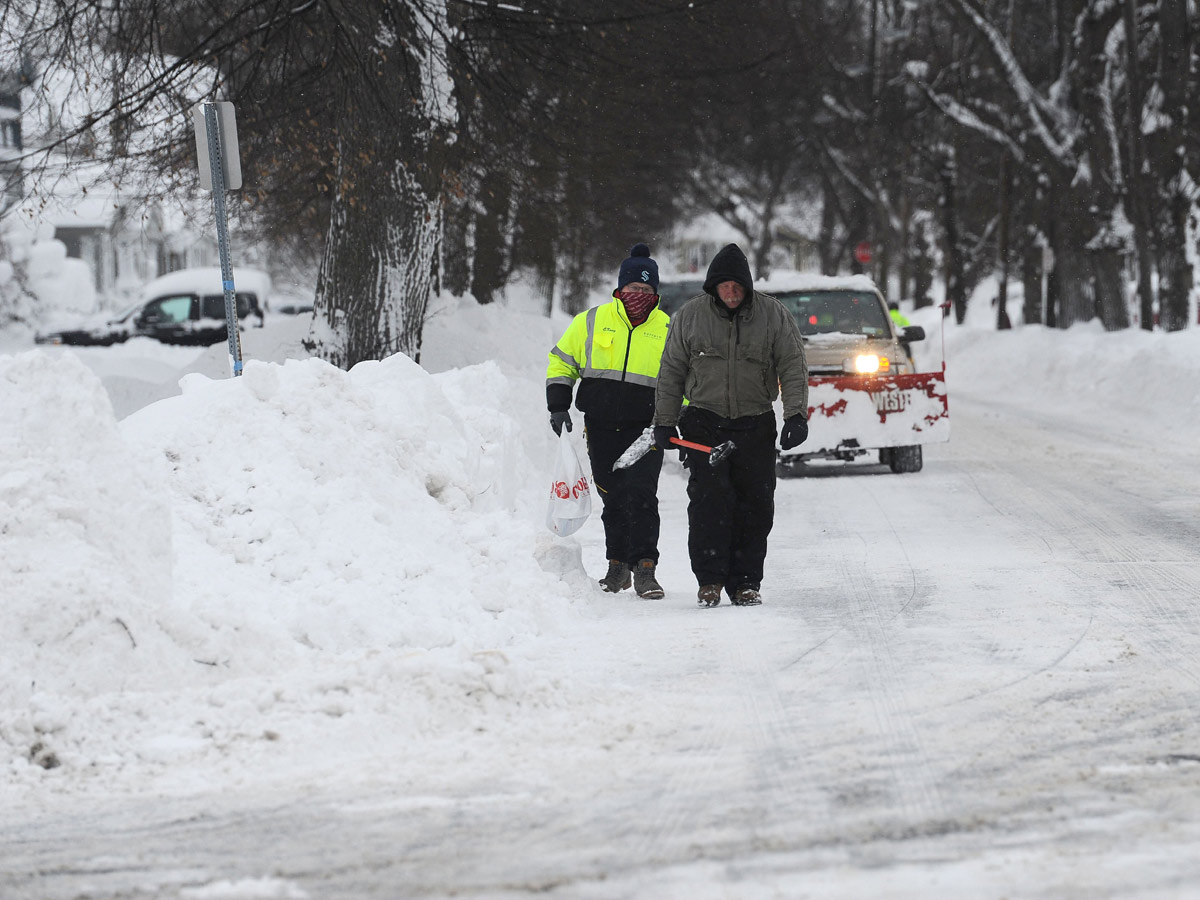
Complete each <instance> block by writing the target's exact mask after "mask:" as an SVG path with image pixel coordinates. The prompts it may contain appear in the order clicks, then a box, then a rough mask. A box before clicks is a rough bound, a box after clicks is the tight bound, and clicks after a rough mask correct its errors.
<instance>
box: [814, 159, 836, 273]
mask: <svg viewBox="0 0 1200 900" xmlns="http://www.w3.org/2000/svg"><path fill="white" fill-rule="evenodd" d="M832 194H833V187H832V185H830V183H829V180H828V179H824V180H823V195H824V196H823V197H822V202H821V230H820V233H819V234H818V236H817V253H818V254H819V255H820V257H821V274H822V275H836V274H837V270H838V255H839V254H838V253H837V251H836V250H835V247H834V232H835V231H836V230H837V221H838V216H837V207H836V206H835V205H834V203H833V200H832V199H831V197H832Z"/></svg>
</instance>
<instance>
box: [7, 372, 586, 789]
mask: <svg viewBox="0 0 1200 900" xmlns="http://www.w3.org/2000/svg"><path fill="white" fill-rule="evenodd" d="M182 389H183V393H182V395H181V396H179V397H172V398H169V399H166V400H162V401H159V402H157V403H154V404H152V405H150V406H148V407H146V408H145V409H143V410H141V411H140V412H138V413H136V414H134V415H132V416H130V417H129V418H128V419H126V420H124V421H123V422H121V423H120V425H118V423H117V422H116V419H115V417H114V415H113V412H112V407H111V405H110V403H109V401H108V398H107V397H106V396H105V393H104V390H103V388H102V386H101V384H100V381H99V380H98V379H97V377H96V376H95V375H93V374H92V373H91V371H89V370H88V369H87V368H86V367H85V366H84V365H83V364H82V363H81V362H79V361H78V359H76V358H75V356H74V355H73V354H71V353H70V352H67V353H47V352H44V351H34V352H31V353H23V354H19V355H17V356H13V357H0V416H3V418H4V420H5V422H6V428H5V430H4V432H3V436H0V472H3V475H0V511H2V512H3V521H4V522H5V530H6V534H5V536H4V539H5V565H4V566H3V567H2V568H0V594H2V595H3V596H4V598H5V602H4V603H3V604H0V667H2V668H0V674H2V675H3V677H2V679H0V746H3V745H5V744H7V745H8V749H9V750H10V751H11V754H12V757H13V759H14V765H16V766H17V767H18V768H20V765H19V764H20V762H21V760H27V761H29V762H31V763H40V764H41V765H42V766H45V767H50V766H51V765H53V766H58V765H73V766H75V767H76V768H78V767H81V766H84V765H87V764H91V763H95V762H96V761H97V760H101V759H107V760H108V761H109V762H110V763H115V761H116V760H123V761H132V760H134V759H140V760H142V761H143V762H145V761H159V762H167V761H170V760H172V759H175V758H177V757H178V756H179V755H181V754H182V755H183V756H185V757H186V756H187V755H188V754H192V753H199V752H202V748H203V747H204V746H206V745H210V744H211V743H212V742H213V741H214V739H215V738H214V734H217V733H221V731H222V729H224V730H225V731H228V732H229V733H231V734H242V735H246V734H249V735H253V736H255V739H258V738H260V737H261V736H262V735H264V734H266V735H268V738H263V739H264V740H265V739H269V740H277V739H278V736H279V735H280V734H281V733H285V732H287V731H288V723H289V722H290V723H291V726H292V731H295V730H296V729H297V727H299V726H297V722H298V721H300V720H302V719H304V718H305V717H308V716H312V715H317V716H331V717H334V718H341V717H343V716H350V714H352V713H355V712H359V713H364V714H366V715H368V716H374V715H382V716H386V718H387V720H388V725H387V727H388V729H390V730H392V731H393V732H394V730H395V729H397V728H399V729H404V728H413V729H420V728H437V727H441V725H443V724H450V723H454V724H455V725H458V726H461V725H462V724H463V723H464V722H469V721H470V718H471V715H472V711H473V710H476V711H477V710H478V709H480V708H482V706H483V705H487V704H493V705H494V704H495V703H497V702H501V703H503V702H513V703H515V702H518V701H522V700H523V701H526V702H528V701H531V700H533V699H534V697H535V696H540V695H543V694H545V692H546V691H548V690H550V687H549V686H547V685H544V684H542V683H541V682H540V676H539V675H538V674H537V670H536V667H533V666H528V667H524V668H522V667H520V666H516V667H514V666H513V665H512V664H511V662H512V659H513V658H514V654H519V653H520V652H521V651H522V647H523V645H526V644H528V643H529V639H530V638H532V637H534V636H536V635H538V634H540V633H542V632H543V631H544V630H546V629H556V628H558V627H560V625H561V624H562V623H563V622H565V621H570V620H571V617H572V616H573V615H574V614H575V613H574V611H573V607H572V604H571V602H570V601H571V598H573V597H575V596H578V595H579V594H580V592H581V591H582V590H584V585H585V583H586V582H585V575H584V573H583V568H582V565H581V562H580V560H579V555H578V549H577V548H576V549H575V551H574V553H572V552H571V551H570V550H569V548H564V547H562V546H561V545H555V544H554V542H553V538H552V537H551V536H550V535H548V534H546V533H545V532H544V531H543V530H542V527H541V522H540V520H541V513H542V512H543V510H542V509H541V505H540V501H541V500H542V499H543V491H542V490H540V489H538V488H533V487H532V484H533V482H531V479H532V478H533V475H534V473H535V472H536V471H537V467H536V466H535V465H534V464H533V463H532V462H531V461H530V460H529V459H528V457H527V455H526V451H525V449H524V447H523V445H522V441H521V429H520V428H519V427H518V425H517V423H516V422H515V421H514V420H513V419H512V418H511V417H510V416H509V415H508V413H507V412H506V411H505V410H507V409H509V408H511V407H512V405H513V398H512V397H511V396H510V394H511V392H512V387H511V385H510V382H509V381H508V379H507V378H506V376H505V375H504V374H503V373H502V372H501V371H500V368H499V366H498V365H496V364H495V363H484V364H481V365H478V366H473V367H470V368H465V369H457V370H454V371H450V372H446V373H443V374H440V375H430V374H429V373H427V372H426V371H425V370H423V369H422V368H420V367H419V366H417V365H416V364H415V363H413V362H412V361H411V360H409V359H407V358H406V357H403V356H399V355H398V356H394V357H392V358H390V359H388V360H385V361H383V362H371V363H363V364H361V365H359V366H356V367H355V368H354V369H353V370H351V371H349V372H344V371H341V370H339V369H337V368H335V367H333V366H331V365H329V364H327V363H325V362H323V361H320V360H316V359H309V360H303V361H298V360H290V361H288V362H286V363H285V364H283V365H275V364H268V363H259V362H254V361H250V362H248V363H247V365H246V368H245V373H244V375H243V376H242V377H241V378H238V379H229V378H227V379H223V380H211V379H209V378H207V377H205V376H203V375H198V374H193V375H188V376H186V377H185V378H184V380H183V383H182ZM526 390H527V388H526V386H524V385H522V386H521V387H520V391H521V392H525V391H526ZM537 483H538V484H539V485H540V482H537ZM247 679H255V686H254V687H252V688H247V686H246V684H247V682H246V680H247ZM247 697H251V698H253V699H252V700H250V701H248V700H247ZM543 700H546V698H545V697H541V699H539V700H538V702H542V701H543ZM547 702H549V701H548V700H547ZM118 709H119V710H120V712H118V711H117V710H118ZM214 709H217V710H221V712H220V714H218V715H215V716H214ZM351 718H353V716H351ZM214 719H215V720H219V721H221V722H223V723H224V725H222V726H221V728H218V729H216V730H214V728H215V726H214ZM116 720H119V721H123V722H130V721H140V722H143V723H144V732H143V733H140V734H139V733H137V729H134V730H133V733H128V731H127V730H125V729H114V728H112V727H110V724H111V722H113V721H116ZM250 722H252V724H249V723H250ZM106 723H109V724H106ZM309 727H311V726H310V725H309V724H306V725H304V726H303V728H304V729H307V728H309ZM359 727H362V724H361V723H360V726H359ZM333 731H334V732H335V731H336V729H333ZM326 732H327V735H326V736H327V737H331V735H332V733H333V732H331V731H330V730H329V729H326ZM6 755H7V754H6ZM118 768H119V766H118Z"/></svg>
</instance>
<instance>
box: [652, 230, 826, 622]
mask: <svg viewBox="0 0 1200 900" xmlns="http://www.w3.org/2000/svg"><path fill="white" fill-rule="evenodd" d="M781 392H782V396H783V416H784V423H783V431H782V433H781V435H780V445H781V446H782V447H783V448H784V449H785V450H789V449H791V448H792V447H797V446H799V445H800V444H802V443H803V442H804V440H805V439H806V438H807V437H808V364H807V363H806V362H805V359H804V343H803V340H802V338H801V336H800V329H799V328H798V327H797V325H796V320H795V319H794V318H793V317H792V314H791V313H790V312H789V311H788V310H787V308H786V307H785V306H784V305H783V304H782V303H780V302H779V301H778V300H776V299H775V298H774V297H772V296H770V295H768V294H763V293H760V292H757V291H755V290H754V281H753V279H752V278H751V275H750V264H749V262H748V261H747V260H746V255H745V254H744V253H742V251H741V249H740V248H739V247H738V246H737V245H736V244H727V245H726V246H725V247H723V248H722V249H721V250H720V251H719V252H718V253H717V255H716V256H715V257H713V260H712V263H711V264H710V265H709V267H708V273H707V276H706V277H705V279H704V293H703V294H700V295H698V296H696V297H694V298H692V299H691V300H689V301H688V302H687V303H686V304H685V305H684V306H683V307H682V308H681V309H680V310H679V312H677V313H676V314H675V315H674V316H673V318H672V320H671V327H670V331H669V332H668V334H667V343H666V347H665V348H664V350H663V355H662V361H661V364H660V368H659V373H658V386H657V389H656V392H655V413H654V426H655V428H654V439H655V440H654V443H655V446H657V447H662V448H665V447H667V446H670V444H669V440H670V438H671V437H672V436H674V435H676V434H680V436H682V437H683V438H685V439H687V440H690V441H695V442H697V443H701V444H707V445H710V446H716V445H718V444H721V443H724V442H725V441H733V443H734V445H735V446H736V448H737V449H736V450H735V451H734V452H733V453H732V454H730V456H729V457H728V458H727V459H726V460H724V461H722V462H721V463H719V464H718V465H716V466H710V465H709V463H708V458H707V456H705V455H704V454H703V453H702V452H700V451H696V450H684V451H681V453H683V454H684V464H685V465H687V466H688V468H689V470H690V472H691V475H690V477H689V480H688V499H689V503H688V552H689V555H690V556H691V563H692V572H693V573H694V574H695V576H696V581H697V583H698V584H699V585H700V590H699V592H698V598H699V604H700V606H702V607H703V606H716V605H718V604H719V603H720V602H721V592H722V590H724V591H725V592H726V593H727V594H728V595H729V598H730V601H731V602H732V603H734V604H735V605H737V606H756V605H758V604H759V603H761V602H762V598H761V596H760V595H759V589H760V587H761V584H762V578H763V564H764V561H765V559H766V555H767V536H768V535H769V534H770V532H771V526H772V524H773V522H774V517H775V456H776V453H775V412H774V406H773V404H774V402H775V400H776V399H777V398H778V397H779V396H780V394H781ZM685 397H686V398H687V405H686V406H685V405H684V398H685Z"/></svg>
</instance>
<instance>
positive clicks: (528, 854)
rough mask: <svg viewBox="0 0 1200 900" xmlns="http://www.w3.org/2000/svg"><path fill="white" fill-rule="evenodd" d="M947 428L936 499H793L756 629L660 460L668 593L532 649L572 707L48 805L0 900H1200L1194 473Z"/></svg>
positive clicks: (24, 835)
mask: <svg viewBox="0 0 1200 900" xmlns="http://www.w3.org/2000/svg"><path fill="white" fill-rule="evenodd" d="M951 409H952V416H953V429H954V430H953V436H952V440H951V442H950V443H949V444H947V445H939V446H934V447H928V448H926V465H925V470H924V471H923V472H922V473H920V474H918V475H909V476H896V475H892V474H890V473H888V472H887V471H886V470H885V469H884V468H882V467H873V466H867V467H859V468H855V469H853V470H845V471H843V470H838V472H837V474H816V475H813V476H810V477H807V478H801V479H794V480H788V481H784V482H781V483H780V487H779V490H778V493H777V518H776V525H775V530H774V532H773V535H772V540H771V548H770V553H769V556H768V577H767V579H766V581H765V582H764V584H763V593H764V597H765V603H764V605H763V606H762V607H759V608H751V609H741V608H732V607H729V606H728V605H723V606H721V607H719V608H717V609H714V610H699V609H697V608H695V605H694V590H695V589H694V585H693V584H692V580H691V577H690V573H689V572H688V571H687V564H686V550H685V531H686V526H685V514H684V506H685V497H684V490H683V488H684V481H683V473H682V470H680V469H679V467H678V466H677V465H674V464H670V465H669V466H668V467H667V468H666V469H665V470H664V477H663V482H662V489H661V491H660V496H661V497H662V501H663V508H664V529H663V530H664V535H665V539H664V545H663V561H662V566H661V569H660V572H661V580H662V581H663V583H664V586H665V587H666V589H667V597H666V598H665V599H664V600H662V601H659V602H639V601H637V600H635V599H633V598H631V596H630V595H629V594H624V595H622V596H620V597H619V598H611V597H606V596H599V595H598V596H597V598H596V599H595V601H594V602H590V603H589V605H588V607H587V609H586V612H585V614H584V616H583V617H582V619H581V622H580V623H579V624H578V625H576V626H575V627H574V628H573V629H572V630H571V631H570V632H569V633H567V634H565V635H561V634H557V635H553V636H552V637H549V638H547V639H546V640H545V641H544V642H542V644H541V645H540V646H539V647H538V648H537V650H536V651H535V654H536V659H535V661H536V665H537V669H538V671H539V672H540V673H541V675H542V676H543V677H544V678H546V679H547V680H548V682H550V683H554V684H557V685H560V686H565V687H563V688H562V689H563V691H564V692H565V693H566V694H567V695H569V697H570V698H571V700H570V702H569V703H566V704H564V703H557V702H550V703H547V704H545V705H544V706H540V705H538V704H537V703H536V702H534V703H530V704H528V705H527V706H524V707H522V708H520V709H518V710H517V711H516V713H515V714H513V715H507V716H497V717H495V718H494V719H489V720H487V726H486V728H482V727H481V728H480V729H479V730H476V731H475V732H473V733H457V734H453V735H452V736H449V737H445V738H443V737H440V736H438V735H431V736H429V737H428V739H427V740H423V741H422V742H421V743H420V752H421V754H422V758H421V761H420V764H419V765H413V764H412V762H411V759H409V760H408V761H407V762H406V759H407V758H408V753H409V750H410V748H406V747H403V746H393V747H390V748H389V747H387V746H386V745H383V746H380V745H373V746H364V747H363V748H362V750H361V752H360V753H358V754H357V755H356V754H355V753H353V752H352V751H350V750H347V751H346V753H345V754H344V755H341V756H339V758H338V759H337V760H336V762H337V768H336V769H333V768H331V769H330V770H328V771H321V770H320V769H314V770H313V774H312V775H311V776H309V777H307V778H305V779H303V780H300V781H297V780H295V779H293V778H287V779H280V780H279V781H278V782H274V783H272V782H271V781H270V780H269V779H264V781H263V783H262V784H261V785H260V786H258V787H246V788H245V789H240V790H238V791H237V792H236V793H231V792H228V791H220V792H215V793H213V792H206V791H205V790H203V788H199V787H197V788H194V789H193V790H190V791H186V792H184V791H176V792H171V793H167V792H163V793H160V794H154V793H150V794H142V795H137V794H126V795H113V796H110V797H99V798H96V797H93V798H91V799H88V798H85V797H81V796H78V795H76V794H73V793H71V792H69V791H64V792H63V793H62V794H61V795H56V794H54V793H47V794H45V795H43V796H42V797H40V799H39V800H38V801H37V802H36V803H35V802H33V801H29V802H27V803H25V804H22V807H21V809H20V810H19V814H17V815H9V814H6V815H4V816H2V817H0V846H2V847H3V848H4V852H3V854H2V855H0V897H2V898H3V900H64V898H72V900H75V898H80V900H81V898H84V897H87V898H95V900H99V898H130V900H132V898H137V900H142V898H166V897H172V898H174V897H180V898H258V897H308V898H331V900H332V898H400V897H404V898H409V897H414V898H415V897H427V898H440V897H451V896H453V897H456V898H508V897H518V896H526V895H530V894H535V893H536V894H537V895H538V896H547V897H556V898H557V897H561V898H634V897H636V898H681V900H682V898H689V900H691V898H739V900H740V898H768V897H770V898H776V897H778V898H785V897H786V898H792V897H814V898H816V897H831V898H832V897H837V898H857V897H863V898H866V897H871V898H877V897H884V896H886V897H889V898H897V897H899V898H904V897H912V898H917V897H921V898H928V897H956V898H957V897H972V898H1002V897H1007V898H1014V897H1021V898H1047V900H1049V898H1054V900H1061V898H1073V897H1078V898H1097V897H1114V898H1115V897H1139V898H1168V897H1171V898H1175V897H1186V896H1195V894H1196V893H1197V892H1200V717H1198V714H1197V710H1200V611H1198V610H1197V600H1198V598H1200V554H1198V553H1197V549H1196V548H1197V547H1198V546H1200V501H1198V498H1200V471H1198V468H1200V467H1198V466H1197V459H1196V454H1195V448H1194V447H1192V446H1186V445H1184V446H1180V445H1175V446H1171V445H1167V446H1164V445H1163V441H1162V439H1161V432H1157V433H1155V434H1141V433H1138V432H1134V431H1128V430H1124V431H1123V430H1121V429H1116V428H1113V427H1112V423H1111V422H1108V421H1104V420H1103V419H1097V418H1096V417H1095V416H1089V415H1086V414H1080V415H1078V416H1070V415H1063V414H1061V412H1060V413H1058V414H1055V415H1050V414H1048V413H1046V412H1045V409H1044V408H1040V407H1039V408H1038V409H1034V410H1032V411H1029V410H1026V409H1022V408H1020V407H1019V406H1018V405H1017V404H1015V403H1007V404H1006V403H1004V402H999V401H995V400H992V399H991V398H990V397H988V396H985V395H982V394H977V395H972V394H971V392H970V391H969V390H957V391H956V390H954V389H953V387H952V400H951ZM1039 410H1040V411H1039ZM582 538H583V539H582V541H581V543H582V554H583V556H582V558H583V560H584V562H585V564H586V565H587V567H588V569H589V571H591V570H593V569H599V568H600V565H599V564H600V562H601V560H602V557H603V546H602V544H601V543H600V532H599V529H598V528H589V529H588V530H586V531H585V532H584V533H583V534H582ZM593 574H598V573H593ZM262 765H263V768H264V770H269V763H262Z"/></svg>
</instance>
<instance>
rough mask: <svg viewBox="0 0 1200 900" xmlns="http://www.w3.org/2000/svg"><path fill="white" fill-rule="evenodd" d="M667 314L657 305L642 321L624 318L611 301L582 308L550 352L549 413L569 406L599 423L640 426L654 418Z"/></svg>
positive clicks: (619, 307)
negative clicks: (573, 404)
mask: <svg viewBox="0 0 1200 900" xmlns="http://www.w3.org/2000/svg"><path fill="white" fill-rule="evenodd" d="M670 323H671V317H670V316H668V315H667V314H666V313H665V312H663V311H662V310H661V309H659V308H658V307H657V306H656V307H655V308H654V309H653V310H651V311H650V315H649V316H648V317H647V319H646V321H645V322H643V323H642V324H641V325H638V326H637V327H634V326H633V325H631V324H630V322H629V316H628V315H627V314H626V312H625V305H624V304H623V303H621V301H620V300H619V299H618V298H616V297H614V298H613V299H612V300H611V301H610V302H608V303H605V304H603V305H601V306H595V307H593V308H591V309H589V310H586V311H584V312H581V313H580V314H579V315H577V316H576V317H575V318H574V319H572V320H571V324H570V325H569V326H567V330H566V331H564V332H563V336H562V337H560V338H559V339H558V343H557V344H555V345H554V349H552V350H551V351H550V362H549V364H548V365H547V366H546V405H547V406H548V407H549V409H550V411H551V412H554V411H556V410H566V409H567V408H568V407H570V405H571V392H572V389H573V388H574V385H575V382H576V381H579V391H578V393H577V394H576V396H575V407H576V408H577V409H579V410H581V411H582V412H583V414H584V415H585V416H586V418H587V421H588V422H591V423H592V424H600V425H609V426H613V425H618V426H619V425H640V426H642V427H645V426H646V425H649V424H650V421H651V420H652V419H653V418H654V389H655V387H656V385H657V384H658V366H659V361H660V360H661V359H662V352H663V347H664V346H665V345H666V342H667V326H668V325H670Z"/></svg>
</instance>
